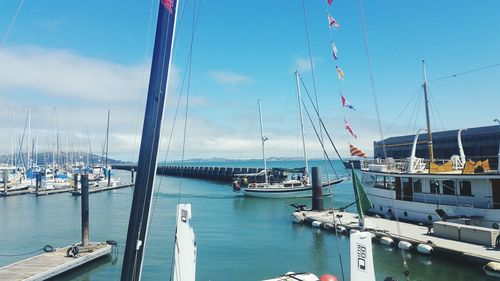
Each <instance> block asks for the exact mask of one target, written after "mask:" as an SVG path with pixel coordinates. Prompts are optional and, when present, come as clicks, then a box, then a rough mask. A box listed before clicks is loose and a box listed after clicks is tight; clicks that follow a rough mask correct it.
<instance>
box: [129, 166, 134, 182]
mask: <svg viewBox="0 0 500 281" xmlns="http://www.w3.org/2000/svg"><path fill="white" fill-rule="evenodd" d="M130 172H131V173H130V177H131V178H130V182H131V183H134V168H131V169H130Z"/></svg>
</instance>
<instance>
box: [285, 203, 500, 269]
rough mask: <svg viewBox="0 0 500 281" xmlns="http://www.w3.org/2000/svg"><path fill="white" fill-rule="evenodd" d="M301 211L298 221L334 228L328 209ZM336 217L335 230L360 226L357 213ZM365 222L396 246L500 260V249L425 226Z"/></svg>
mask: <svg viewBox="0 0 500 281" xmlns="http://www.w3.org/2000/svg"><path fill="white" fill-rule="evenodd" d="M300 213H302V216H303V220H301V221H302V222H303V223H305V224H309V225H313V226H317V227H321V228H323V229H326V230H329V231H335V229H334V227H333V216H334V214H333V213H332V211H331V210H325V211H301V212H300ZM294 214H295V213H294ZM294 217H295V215H294ZM335 217H336V223H337V231H338V232H342V233H343V234H347V233H349V232H350V230H351V229H359V225H358V215H357V214H354V213H350V212H346V211H335ZM365 225H366V227H367V230H368V231H370V232H372V233H373V234H374V235H375V237H376V238H377V239H378V240H380V239H381V238H382V237H389V238H391V239H393V240H394V244H395V245H397V244H398V241H407V242H410V243H411V244H412V246H413V248H416V247H417V245H418V244H425V245H429V246H431V247H432V249H433V252H434V253H435V254H437V255H446V256H453V257H455V258H459V259H464V260H467V261H472V262H476V263H480V264H486V263H488V262H491V261H493V262H500V249H498V248H495V247H493V246H487V245H479V244H473V243H467V242H463V241H457V240H452V239H446V238H442V237H438V236H436V235H434V234H433V233H432V230H431V229H430V227H427V226H421V225H415V224H411V223H405V222H396V221H394V220H388V219H383V218H376V217H365ZM342 227H343V228H342ZM398 228H399V229H398Z"/></svg>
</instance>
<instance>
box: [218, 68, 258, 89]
mask: <svg viewBox="0 0 500 281" xmlns="http://www.w3.org/2000/svg"><path fill="white" fill-rule="evenodd" d="M209 74H210V77H212V78H213V79H214V80H215V81H216V82H217V83H219V84H222V85H228V86H238V85H242V84H251V83H253V82H254V81H253V79H252V78H250V77H249V76H246V75H243V74H239V73H235V72H230V71H217V70H214V71H210V72H209Z"/></svg>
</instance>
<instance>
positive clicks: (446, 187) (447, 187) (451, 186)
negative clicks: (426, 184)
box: [443, 180, 455, 195]
mask: <svg viewBox="0 0 500 281" xmlns="http://www.w3.org/2000/svg"><path fill="white" fill-rule="evenodd" d="M443 194H448V195H455V181H454V180H444V181H443Z"/></svg>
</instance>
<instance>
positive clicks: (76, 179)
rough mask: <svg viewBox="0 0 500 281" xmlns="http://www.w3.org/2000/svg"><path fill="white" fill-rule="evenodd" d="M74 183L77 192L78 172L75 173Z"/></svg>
mask: <svg viewBox="0 0 500 281" xmlns="http://www.w3.org/2000/svg"><path fill="white" fill-rule="evenodd" d="M73 184H74V186H73V190H74V191H75V192H77V191H78V174H77V173H75V174H73Z"/></svg>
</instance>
